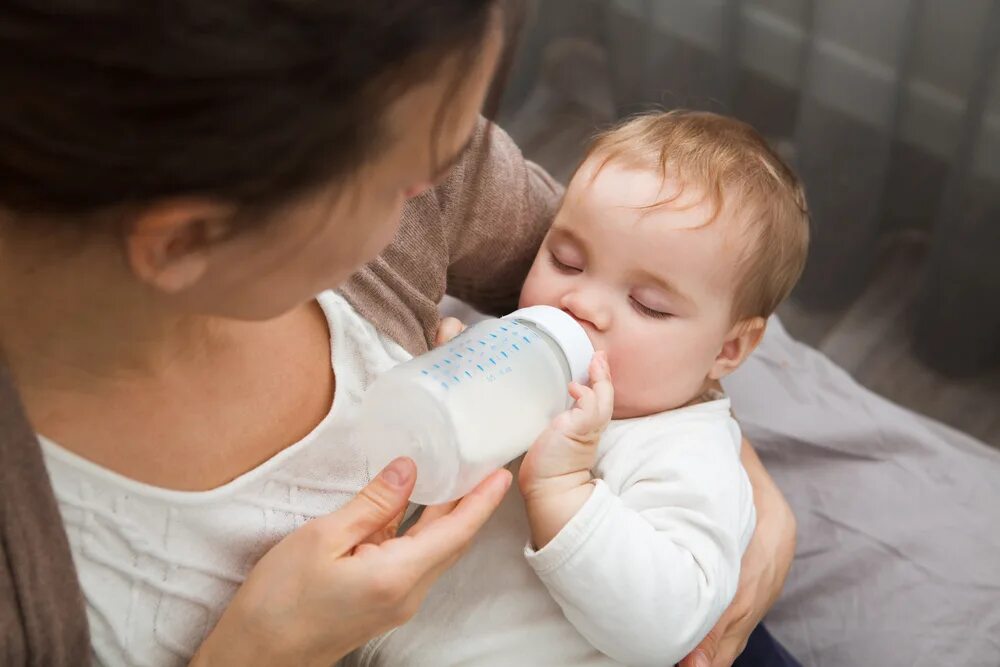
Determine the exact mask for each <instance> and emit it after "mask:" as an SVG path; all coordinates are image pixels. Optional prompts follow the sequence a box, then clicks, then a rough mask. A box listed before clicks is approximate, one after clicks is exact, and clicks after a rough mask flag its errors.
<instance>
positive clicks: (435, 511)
mask: <svg viewBox="0 0 1000 667" xmlns="http://www.w3.org/2000/svg"><path fill="white" fill-rule="evenodd" d="M456 505H458V501H457V500H453V501H452V502H450V503H442V504H440V505H429V506H428V507H425V508H424V511H423V512H421V513H420V518H419V519H417V522H416V523H415V524H413V525H412V526H410V528H409V530H407V531H406V534H407V535H409V536H410V537H414V536H416V535H419V534H420V531H422V530H423V529H424V528H426V527H427V526H428V525H429V524H431V523H433V522H434V521H435V520H436V519H438V518H440V517H443V516H445V515H446V514H448V513H449V512H451V511H452V510H453V509H455V506H456Z"/></svg>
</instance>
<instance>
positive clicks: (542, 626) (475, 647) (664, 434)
mask: <svg viewBox="0 0 1000 667" xmlns="http://www.w3.org/2000/svg"><path fill="white" fill-rule="evenodd" d="M740 442H741V436H740V430H739V426H738V425H737V424H736V422H735V420H733V418H732V416H731V414H730V411H729V400H728V399H725V398H720V399H718V400H712V401H709V402H706V403H701V404H697V405H693V406H691V407H686V408H682V409H678V410H671V411H668V412H664V413H660V414H657V415H653V416H649V417H640V418H636V419H628V420H617V421H613V422H611V424H610V425H609V427H608V429H607V431H606V432H605V434H604V435H603V437H602V439H601V443H600V446H599V449H598V461H597V464H596V466H595V468H594V473H595V476H596V477H597V478H598V481H597V482H596V483H595V488H594V492H593V494H592V495H591V497H590V498H589V499H588V501H587V503H586V504H585V505H584V506H583V508H581V510H580V511H579V512H578V513H577V514H576V515H575V516H574V517H573V519H571V520H570V522H569V523H568V524H567V525H566V526H565V527H564V528H563V529H562V530H561V531H560V532H559V534H558V535H556V537H555V538H554V539H553V540H552V541H551V542H549V543H548V544H547V545H546V546H545V547H544V548H543V549H541V550H540V551H534V550H532V549H531V548H530V546H529V547H528V548H527V549H525V548H524V539H525V537H526V536H527V534H528V525H527V520H526V517H525V513H524V506H523V502H522V501H521V498H520V494H518V493H517V491H516V490H512V491H511V492H510V493H509V494H508V496H507V498H505V500H504V503H503V504H502V505H501V507H500V509H499V510H498V511H497V513H496V514H495V515H494V516H493V517H492V518H491V519H490V521H489V522H488V523H487V525H486V526H485V528H484V529H483V530H482V531H481V532H480V534H479V536H478V537H477V538H476V541H475V542H474V543H473V545H472V547H471V549H470V550H469V552H468V553H467V554H466V555H465V556H464V557H463V559H462V560H461V561H459V562H458V563H457V564H456V565H455V566H454V567H453V568H452V569H451V570H449V571H448V572H446V573H445V575H444V576H443V577H442V578H441V580H439V582H438V583H437V584H436V585H435V586H434V588H433V589H432V590H431V593H430V594H429V596H428V598H427V600H426V601H425V603H424V605H423V607H422V608H421V610H420V612H419V613H418V614H417V615H416V617H414V618H413V619H412V620H411V621H410V622H409V623H407V624H406V625H404V626H402V627H401V628H398V629H397V630H395V631H394V632H392V633H390V634H389V635H386V636H383V637H381V638H379V639H377V640H375V641H374V642H372V643H370V644H369V645H368V646H367V647H365V648H364V649H363V650H362V651H360V652H359V653H358V654H357V655H356V656H354V658H353V660H354V662H355V664H361V665H365V666H373V665H387V666H391V665H402V664H405V665H408V666H409V667H432V666H433V667H439V666H441V665H457V664H470V665H476V666H477V667H492V666H496V667H501V666H507V665H515V664H516V665H527V666H532V665H539V666H541V665H620V664H626V665H646V664H649V665H671V664H674V662H676V661H677V660H679V659H680V658H682V657H684V655H686V654H687V653H688V652H689V651H690V650H691V649H692V648H694V647H695V646H696V645H697V644H698V642H699V641H700V640H701V639H702V638H703V637H704V636H705V635H706V634H707V633H708V631H709V630H710V629H711V628H712V626H713V625H714V624H715V622H716V621H717V620H718V618H719V616H720V615H721V614H722V612H723V611H724V610H725V608H726V607H727V606H728V604H729V602H730V601H731V600H732V597H733V595H734V594H735V591H736V585H737V581H738V579H739V569H740V558H741V556H742V554H743V551H744V549H745V548H746V545H747V543H748V542H749V540H750V537H751V535H752V534H753V529H754V523H755V513H754V507H753V492H752V489H751V487H750V481H749V479H748V478H747V476H746V472H745V471H744V469H743V467H742V465H741V464H740V459H739V451H740ZM525 556H526V558H525Z"/></svg>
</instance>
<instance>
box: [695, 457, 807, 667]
mask: <svg viewBox="0 0 1000 667" xmlns="http://www.w3.org/2000/svg"><path fill="white" fill-rule="evenodd" d="M740 459H741V460H742V462H743V467H744V468H745V469H746V471H747V475H748V476H749V477H750V484H751V485H752V486H753V495H754V506H755V508H756V510H757V529H756V530H755V531H754V535H753V538H752V539H751V540H750V544H749V545H748V546H747V550H746V552H745V553H744V554H743V560H742V564H741V569H740V582H739V586H738V588H737V590H736V597H735V598H734V599H733V602H732V604H730V605H729V608H728V609H726V611H725V613H724V614H723V615H722V618H721V619H719V622H718V623H716V625H715V627H714V628H712V630H711V631H710V632H709V633H708V636H707V637H705V639H704V640H703V641H702V642H701V644H699V645H698V647H697V648H696V649H695V650H694V651H692V652H691V653H690V654H689V655H688V656H687V657H686V658H684V660H682V661H681V662H680V667H730V665H732V664H733V661H734V660H735V659H736V657H737V656H738V655H739V654H740V653H741V652H742V651H743V647H744V646H746V643H747V638H748V637H749V636H750V633H751V632H752V631H753V629H754V628H755V627H757V625H758V624H759V623H760V621H761V619H763V618H764V615H765V614H767V612H768V610H770V609H771V606H772V605H773V604H774V602H775V600H777V599H778V595H780V594H781V589H782V587H783V586H784V585H785V578H786V577H787V576H788V570H789V568H791V565H792V557H793V556H794V554H795V515H794V514H792V508H791V507H790V506H789V505H788V502H787V501H786V500H785V497H784V496H783V495H782V494H781V491H780V490H779V489H778V487H777V485H776V484H775V483H774V480H773V479H771V476H770V475H769V474H768V473H767V470H765V469H764V464H763V463H761V461H760V459H759V458H758V457H757V452H755V451H754V450H753V447H751V446H750V443H749V442H747V440H746V439H745V438H744V440H743V446H742V448H741V450H740Z"/></svg>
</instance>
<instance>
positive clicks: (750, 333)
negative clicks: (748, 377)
mask: <svg viewBox="0 0 1000 667" xmlns="http://www.w3.org/2000/svg"><path fill="white" fill-rule="evenodd" d="M765 329H767V320H766V319H764V318H763V317H751V318H750V319H746V320H740V321H739V322H737V323H736V324H734V325H733V328H732V329H730V330H729V333H728V334H726V341H725V342H724V343H723V344H722V349H721V350H719V355H718V356H717V357H716V358H715V363H714V364H712V370H711V371H709V373H708V377H709V378H710V379H712V380H721V379H722V378H724V377H726V376H727V375H729V374H730V373H732V372H733V371H735V370H736V369H737V368H739V367H740V364H742V363H743V362H744V361H746V358H747V357H749V356H750V353H751V352H753V351H754V350H755V349H756V348H757V345H758V344H759V343H760V340H761V338H763V337H764V330H765Z"/></svg>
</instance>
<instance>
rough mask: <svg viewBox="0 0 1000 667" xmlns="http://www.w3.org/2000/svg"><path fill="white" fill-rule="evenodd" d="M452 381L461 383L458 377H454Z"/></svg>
mask: <svg viewBox="0 0 1000 667" xmlns="http://www.w3.org/2000/svg"><path fill="white" fill-rule="evenodd" d="M451 379H452V380H454V381H455V382H461V380H459V379H458V376H457V375H452V376H451Z"/></svg>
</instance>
